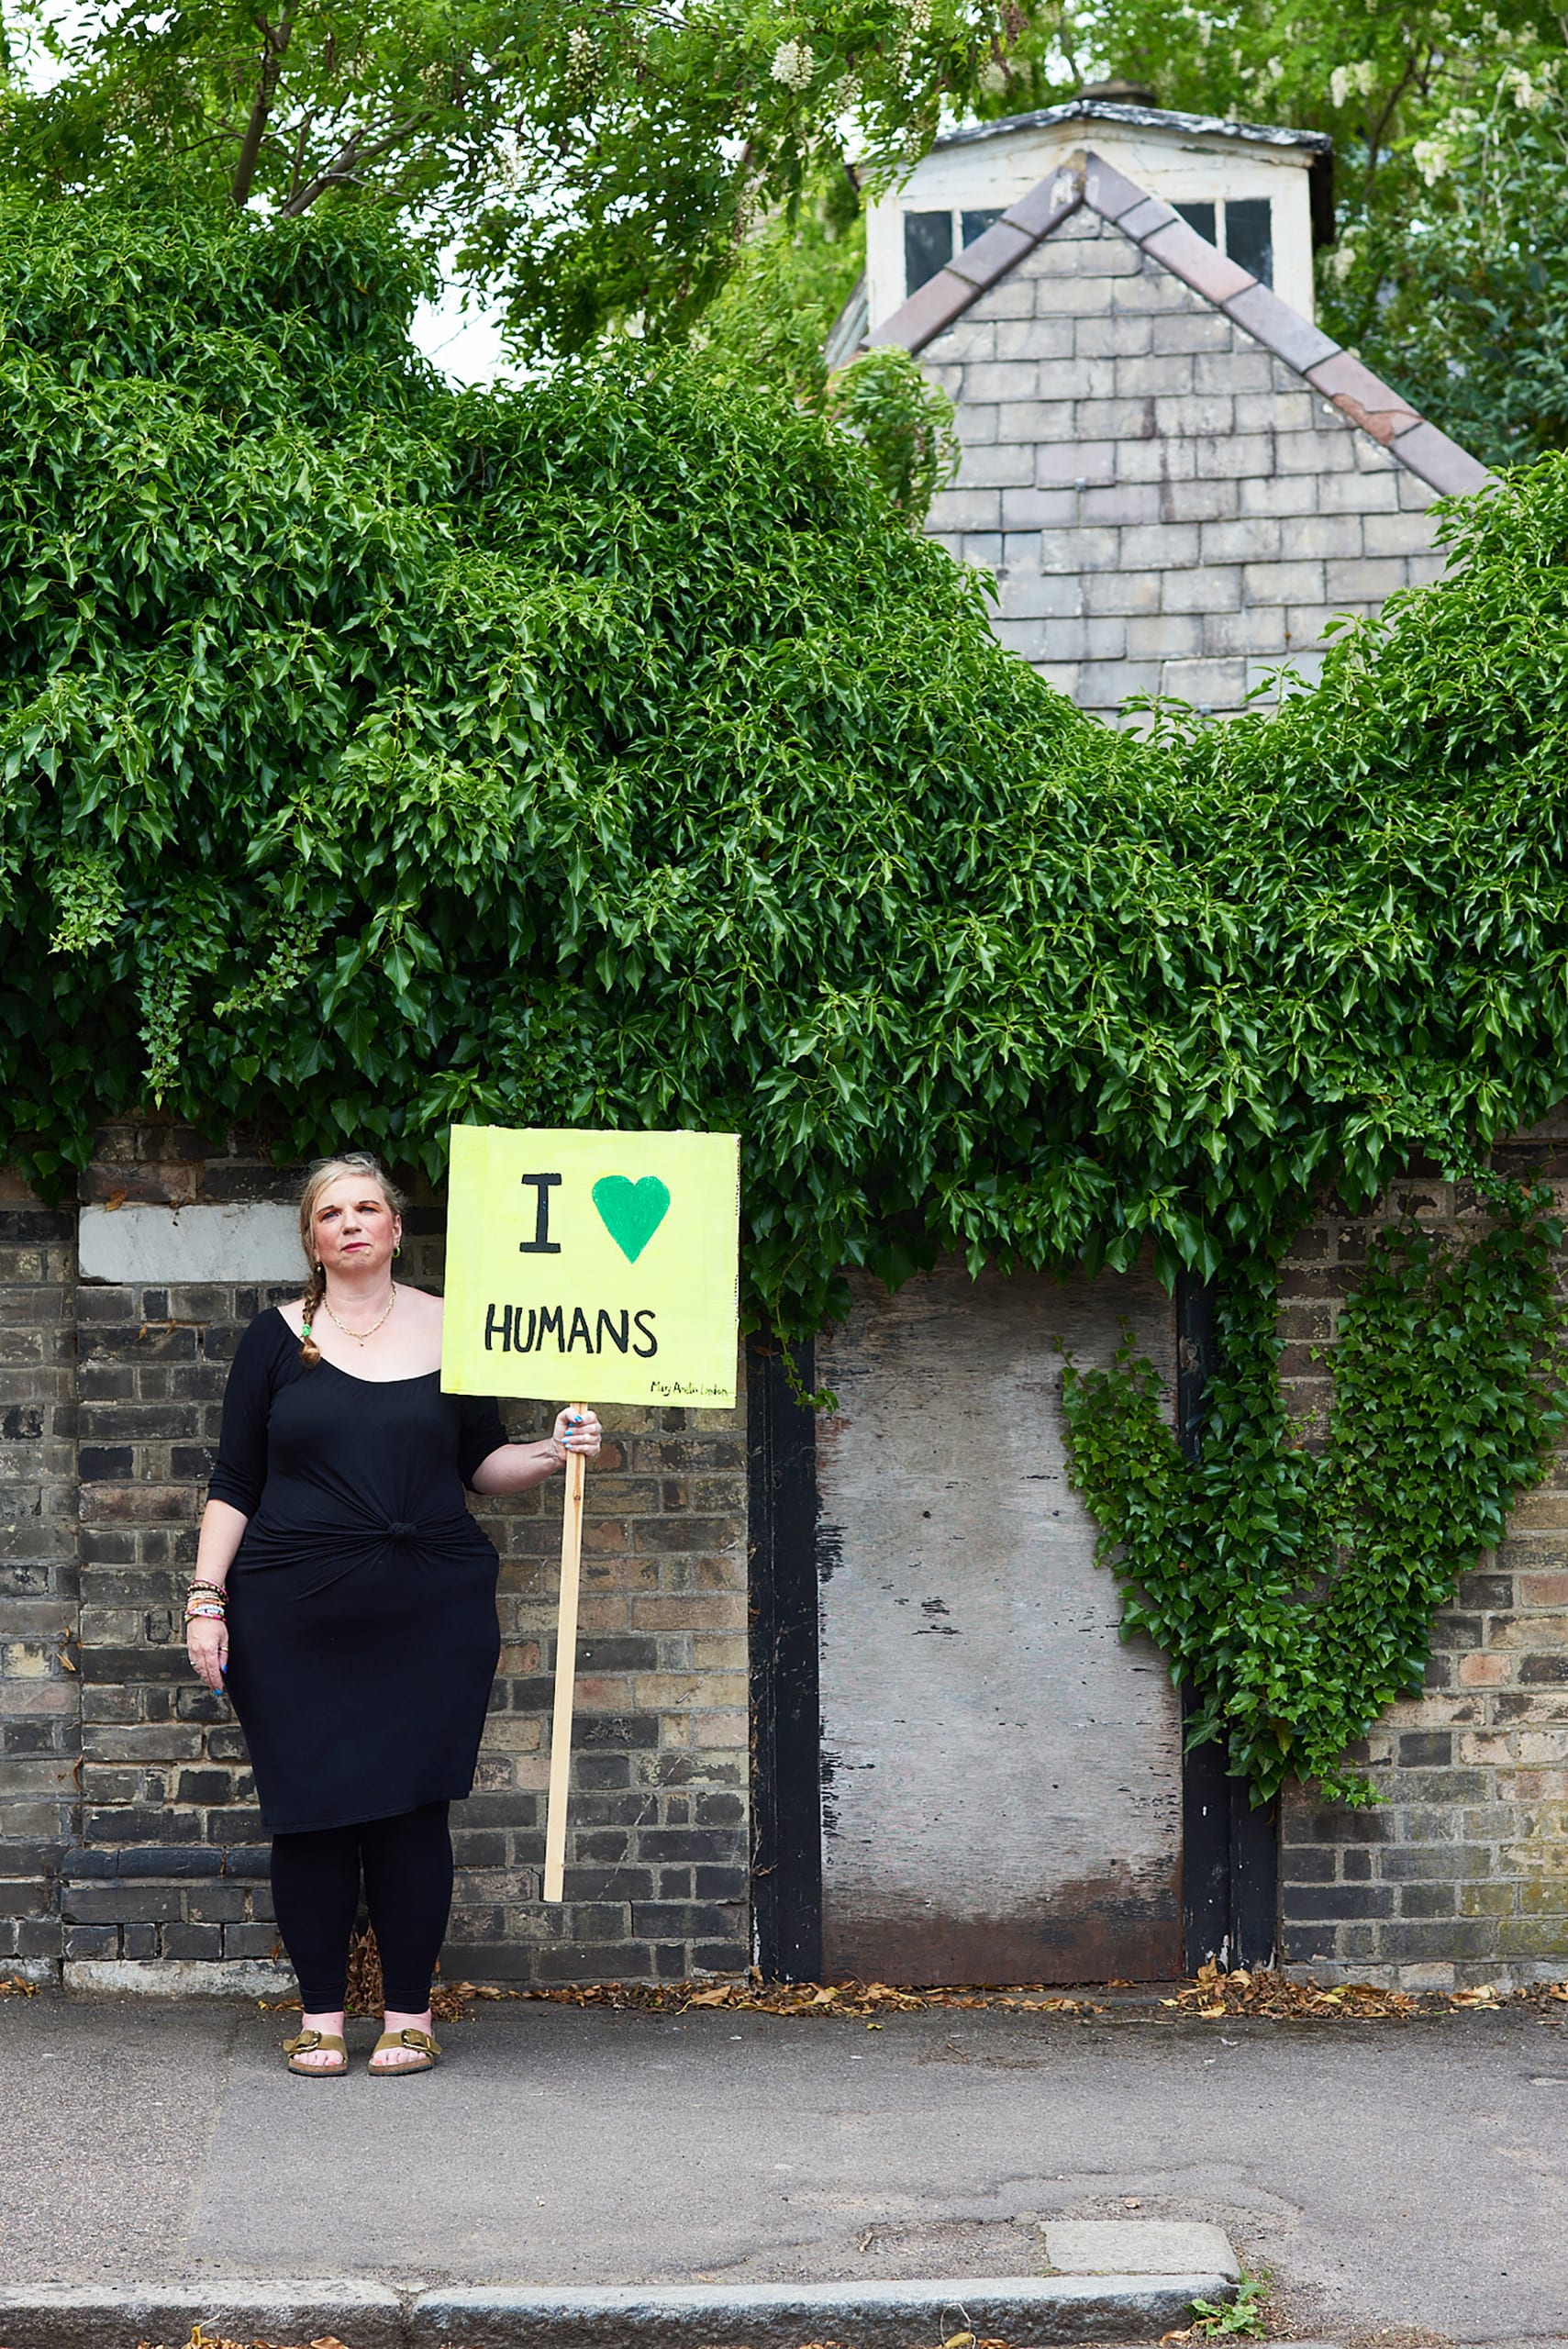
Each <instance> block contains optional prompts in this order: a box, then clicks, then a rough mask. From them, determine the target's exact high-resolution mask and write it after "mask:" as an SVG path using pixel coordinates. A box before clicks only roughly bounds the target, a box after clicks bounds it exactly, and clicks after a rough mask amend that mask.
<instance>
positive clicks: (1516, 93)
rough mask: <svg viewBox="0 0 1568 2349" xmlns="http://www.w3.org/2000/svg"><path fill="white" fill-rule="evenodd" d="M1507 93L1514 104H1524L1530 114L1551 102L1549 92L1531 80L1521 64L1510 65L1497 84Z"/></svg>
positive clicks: (1538, 111) (1537, 112)
mask: <svg viewBox="0 0 1568 2349" xmlns="http://www.w3.org/2000/svg"><path fill="white" fill-rule="evenodd" d="M1498 87H1499V88H1500V89H1501V90H1504V91H1506V92H1507V95H1508V96H1509V97H1510V98H1512V100H1513V102H1514V104H1515V106H1524V107H1527V108H1528V109H1529V112H1530V113H1531V114H1539V113H1540V109H1541V107H1542V106H1550V105H1551V91H1550V90H1543V89H1542V88H1541V87H1540V83H1537V82H1532V81H1531V80H1530V77H1529V74H1528V73H1527V72H1525V69H1524V67H1523V66H1522V65H1510V66H1509V67H1508V70H1507V72H1506V73H1505V74H1504V76H1503V78H1502V81H1501V83H1499V84H1498Z"/></svg>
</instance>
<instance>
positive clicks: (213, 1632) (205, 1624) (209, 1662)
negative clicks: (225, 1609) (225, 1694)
mask: <svg viewBox="0 0 1568 2349" xmlns="http://www.w3.org/2000/svg"><path fill="white" fill-rule="evenodd" d="M185 1653H186V1654H187V1655H188V1656H189V1657H190V1659H191V1664H192V1667H193V1669H194V1670H195V1673H196V1674H197V1675H198V1676H199V1678H200V1680H201V1683H202V1686H203V1687H205V1688H221V1687H222V1686H223V1675H224V1673H225V1671H226V1670H227V1668H228V1624H227V1623H226V1622H225V1621H224V1620H223V1618H222V1617H221V1616H220V1615H193V1616H192V1617H191V1619H190V1620H189V1621H188V1622H187V1623H186V1625H185Z"/></svg>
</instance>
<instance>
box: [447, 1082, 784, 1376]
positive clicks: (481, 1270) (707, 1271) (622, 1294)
mask: <svg viewBox="0 0 1568 2349" xmlns="http://www.w3.org/2000/svg"><path fill="white" fill-rule="evenodd" d="M739 1267H740V1142H739V1140H738V1139H737V1137H736V1136H735V1135H734V1134H687V1133H593V1132H581V1131H578V1130H573V1129H571V1128H564V1129H552V1128H550V1127H522V1128H517V1129H516V1130H514V1129H512V1128H509V1127H505V1126H454V1127H453V1128H452V1130H451V1179H450V1195H449V1206H448V1209H447V1287H446V1320H445V1333H444V1336H443V1339H442V1343H441V1385H442V1386H443V1387H444V1388H445V1390H446V1392H447V1393H448V1394H449V1395H526V1396H529V1397H533V1398H534V1399H536V1400H539V1401H543V1402H560V1401H562V1400H563V1399H564V1398H567V1397H571V1398H572V1399H573V1400H575V1401H578V1402H584V1403H680V1404H685V1405H688V1406H690V1407H692V1408H695V1409H697V1410H705V1409H706V1410H715V1409H718V1408H728V1405H730V1404H732V1403H733V1402H734V1400H735V1347H736V1285H737V1279H738V1275H739Z"/></svg>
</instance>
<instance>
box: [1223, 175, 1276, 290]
mask: <svg viewBox="0 0 1568 2349" xmlns="http://www.w3.org/2000/svg"><path fill="white" fill-rule="evenodd" d="M1225 250H1226V251H1227V252H1228V253H1229V256H1230V258H1231V260H1232V261H1233V262H1236V263H1237V265H1238V266H1239V267H1240V268H1241V269H1246V270H1250V271H1251V273H1252V275H1253V276H1254V277H1257V278H1261V279H1262V283H1263V284H1265V285H1272V284H1273V282H1274V234H1273V219H1272V217H1271V214H1270V206H1269V199H1268V197H1267V196H1266V195H1249V196H1247V197H1246V198H1244V199H1243V200H1242V201H1241V202H1240V203H1235V204H1230V203H1228V204H1227V205H1226V207H1225Z"/></svg>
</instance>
